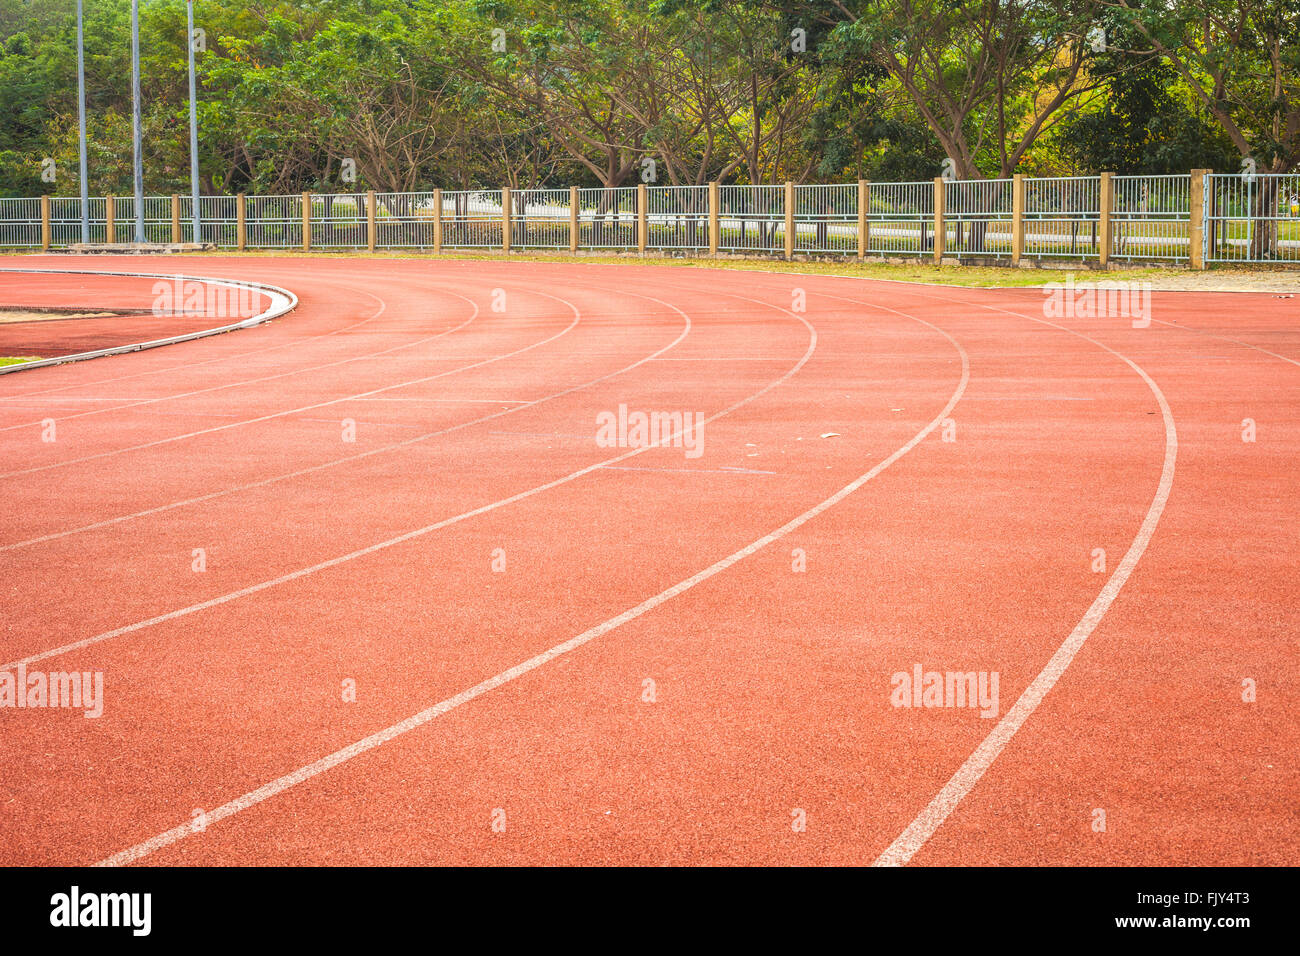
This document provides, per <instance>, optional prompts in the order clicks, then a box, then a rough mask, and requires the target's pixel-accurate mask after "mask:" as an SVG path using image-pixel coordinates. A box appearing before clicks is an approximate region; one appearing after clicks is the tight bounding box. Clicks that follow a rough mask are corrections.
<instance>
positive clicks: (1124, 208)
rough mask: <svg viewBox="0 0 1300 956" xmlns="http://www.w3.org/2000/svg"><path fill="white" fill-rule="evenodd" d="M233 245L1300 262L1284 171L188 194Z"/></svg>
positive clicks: (115, 221) (49, 225)
mask: <svg viewBox="0 0 1300 956" xmlns="http://www.w3.org/2000/svg"><path fill="white" fill-rule="evenodd" d="M199 202H200V205H199V212H200V219H201V228H202V235H201V238H202V239H203V240H204V241H206V242H211V243H215V244H216V245H217V246H219V247H221V248H234V249H303V250H306V249H313V248H320V249H362V248H364V249H372V250H373V249H425V250H432V251H434V252H441V251H442V250H443V249H502V250H507V251H508V250H510V249H517V250H530V249H532V250H568V251H570V252H578V251H580V250H592V251H599V250H607V251H631V250H635V251H640V252H644V251H647V250H655V251H657V252H669V253H671V252H677V253H681V254H702V253H710V254H718V253H741V254H746V253H748V254H755V253H757V254H765V255H784V256H786V257H790V256H793V255H796V254H804V255H818V256H856V257H858V258H865V257H868V256H871V257H884V258H892V257H917V258H920V257H925V258H933V259H934V260H935V261H944V260H951V259H957V260H959V261H991V262H1001V263H1005V264H1012V265H1016V264H1020V263H1022V262H1025V261H1027V260H1028V261H1033V260H1040V261H1041V260H1052V259H1056V260H1077V261H1080V262H1085V263H1086V262H1089V261H1092V262H1096V263H1099V264H1101V265H1105V264H1107V263H1108V262H1110V261H1111V260H1127V261H1173V262H1187V263H1188V264H1190V265H1191V266H1193V267H1195V268H1201V267H1204V266H1205V264H1206V263H1210V262H1259V263H1263V262H1282V263H1297V264H1300V174H1297V173H1288V174H1262V173H1261V174H1256V175H1249V176H1247V175H1245V174H1232V175H1224V174H1215V173H1211V172H1209V171H1207V170H1194V171H1193V172H1192V173H1190V174H1184V175H1164V176H1112V175H1110V174H1108V173H1103V174H1102V175H1100V176H1067V177H1027V176H1015V177H1012V178H1010V179H981V180H973V179H972V180H943V179H936V180H933V181H926V182H911V183H875V182H866V181H861V182H858V183H846V184H834V185H795V184H793V183H786V184H784V185H759V186H732V185H726V186H720V185H718V184H716V183H710V184H708V185H701V186H639V187H618V188H609V189H605V188H597V189H579V188H576V187H574V188H568V189H518V190H509V189H478V190H440V189H435V190H430V191H424V192H412V193H382V192H358V193H301V194H294V195H283V196H243V195H240V196H203V197H200V200H199ZM142 211H143V213H144V233H145V238H146V239H147V240H149V241H152V242H189V241H192V240H193V239H194V235H193V224H192V219H193V216H192V208H191V202H190V199H189V197H185V196H171V197H167V196H147V197H145V200H144V205H143V207H142ZM87 213H88V218H89V223H90V239H91V242H124V241H129V240H131V239H133V238H134V237H135V223H134V203H133V200H132V198H131V197H129V196H118V197H113V196H98V197H92V198H91V199H90V200H89V202H88V206H87ZM81 238H82V234H81V200H80V199H77V198H68V197H40V198H29V199H0V248H13V249H48V248H62V247H66V246H70V245H73V244H76V243H79V242H80V241H81Z"/></svg>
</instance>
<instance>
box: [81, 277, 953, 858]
mask: <svg viewBox="0 0 1300 956" xmlns="http://www.w3.org/2000/svg"><path fill="white" fill-rule="evenodd" d="M724 294H729V293H724ZM751 301H753V300H751ZM773 308H780V307H779V306H774V307H773ZM877 308H883V307H877ZM781 311H782V312H786V313H787V314H789V315H793V313H790V312H788V311H787V310H786V309H781ZM886 311H889V312H896V310H894V309H886ZM897 314H899V315H905V314H906V313H901V312H899V313H897ZM907 317H908V318H915V317H914V316H907ZM795 318H799V320H800V321H801V322H804V325H807V326H808V328H809V330H810V331H811V332H812V341H811V342H810V343H809V346H808V351H807V352H805V353H804V357H803V358H802V359H800V360H799V363H798V364H797V365H795V367H794V368H792V369H791V370H790V371H789V372H787V373H786V374H785V375H784V376H782V377H781V378H780V379H777V380H776V381H775V382H773V383H771V384H770V385H768V386H767V387H765V388H764V389H763V390H762V391H761V392H757V393H755V394H754V395H753V396H751V397H750V398H746V399H744V400H743V401H741V402H739V403H737V404H736V405H734V406H731V408H728V409H726V410H724V411H722V412H718V413H717V414H716V415H714V416H713V417H712V418H709V419H706V420H705V421H706V422H708V421H713V420H714V419H716V418H720V417H722V416H723V415H725V414H728V413H729V412H730V411H734V410H735V409H736V408H738V407H740V405H744V404H746V403H748V402H749V401H751V400H752V399H753V398H757V397H758V396H759V395H762V394H764V393H765V392H767V391H769V390H770V389H772V388H775V387H776V386H777V385H778V384H780V383H781V382H782V381H785V380H786V379H788V378H789V377H790V376H792V375H793V374H795V373H796V372H797V371H798V370H799V369H800V368H802V367H803V365H804V364H805V363H806V362H807V361H808V359H809V358H811V357H812V352H813V349H815V348H816V345H817V332H816V330H815V329H813V328H812V326H811V325H808V323H807V322H806V321H804V320H803V319H802V318H800V317H799V316H797V315H796V316H795ZM916 321H917V322H920V323H922V324H923V325H926V326H929V328H931V329H934V330H935V331H936V332H939V333H940V334H941V335H943V337H944V338H946V339H947V340H948V341H949V342H950V343H952V345H953V347H954V348H956V349H957V351H958V353H959V354H960V355H961V381H960V382H958V384H957V388H956V390H955V391H954V392H953V393H952V396H951V397H950V398H949V399H948V403H947V404H946V405H945V406H944V408H943V411H941V412H939V414H938V415H936V416H935V417H934V419H933V420H931V421H930V423H929V424H928V425H926V426H925V427H924V428H922V429H921V430H920V431H919V432H917V433H916V434H915V435H913V436H912V438H911V440H910V441H908V442H907V443H906V444H905V445H903V446H902V447H901V448H899V449H897V450H896V451H894V453H893V454H891V455H890V456H889V457H888V458H885V459H884V460H883V461H880V462H878V463H877V464H876V465H875V466H874V467H872V468H871V470H870V471H868V472H866V473H865V474H863V475H860V476H858V477H857V478H855V479H854V480H853V481H851V482H849V483H848V484H847V485H845V486H844V487H843V488H841V489H840V490H839V491H837V492H835V494H833V495H831V496H830V497H829V498H826V499H825V500H824V501H821V502H819V503H818V504H816V505H814V506H813V507H812V508H809V509H808V510H807V511H805V512H804V513H803V514H801V515H799V516H798V517H795V518H793V519H791V520H790V521H788V522H786V523H785V524H783V525H782V526H781V527H779V528H777V529H776V530H775V531H772V532H770V533H768V534H766V535H764V536H763V537H761V538H759V539H758V540H756V541H753V542H751V543H750V544H748V545H746V546H745V547H743V548H741V549H740V550H739V551H736V552H733V553H732V554H729V555H728V556H727V557H725V558H723V559H721V560H720V561H717V562H715V563H713V564H711V565H709V567H707V568H705V569H704V570H702V571H699V572H697V573H696V574H694V575H692V576H691V577H689V578H687V579H686V580H684V581H679V582H678V583H677V584H674V585H673V586H672V587H670V588H667V589H665V590H663V591H660V592H659V593H658V594H656V595H654V596H653V597H651V598H648V599H647V600H645V601H642V602H641V603H640V604H638V605H637V606H636V607H633V608H629V609H628V610H626V611H624V612H623V613H622V614H619V615H617V616H616V617H612V618H610V619H609V620H607V621H605V622H604V623H602V624H598V625H596V626H595V627H593V628H590V629H589V630H586V631H583V632H582V633H581V634H579V635H577V636H576V637H571V638H569V639H568V640H567V641H564V642H562V643H560V644H556V645H555V646H554V647H552V648H550V649H549V650H546V651H543V652H542V653H540V654H537V655H536V656H534V657H530V658H529V659H528V660H526V661H523V662H522V663H519V664H516V665H515V666H514V667H511V668H509V669H507V670H504V671H502V672H501V673H499V674H496V675H494V676H492V677H489V678H488V679H487V680H484V681H481V682H480V683H478V684H475V685H474V686H473V687H470V688H468V689H467V690H463V691H461V692H460V693H459V694H456V695H455V696H453V697H448V698H447V699H446V700H443V701H439V702H438V703H436V704H434V705H433V706H432V707H429V708H427V709H425V710H422V711H420V712H419V713H418V714H413V715H412V716H410V717H408V718H406V719H405V720H403V721H401V722H399V723H396V724H393V725H392V726H391V727H386V728H384V729H383V730H380V731H377V732H376V733H373V734H371V735H370V736H368V737H365V738H363V739H361V740H358V741H356V742H355V743H352V744H349V745H348V746H346V747H344V748H343V749H341V750H337V751H335V752H334V753H332V754H329V755H328V756H325V757H322V758H320V759H319V760H316V761H314V762H312V763H310V764H307V765H306V766H305V767H301V768H300V769H298V770H295V771H293V772H292V773H288V774H285V775H284V776H282V777H278V778H277V779H275V780H272V781H271V782H269V783H266V784H264V785H262V786H261V787H258V788H257V789H256V790H252V791H250V792H248V793H245V794H244V795H243V796H241V797H237V798H235V799H234V800H231V801H230V802H228V803H225V804H223V805H222V806H220V807H218V808H217V809H216V810H213V811H211V812H210V813H208V815H207V817H206V820H207V822H208V824H213V823H216V822H218V821H220V820H224V819H225V818H227V817H230V816H234V815H235V814H237V813H240V812H241V811H244V810H247V809H249V808H250V807H253V806H256V805H257V804H259V803H262V802H263V801H265V800H268V799H270V798H271V797H274V796H276V795H277V794H280V793H283V792H284V791H286V790H288V789H290V788H291V787H295V786H297V785H298V784H300V783H303V782H304V781H307V780H310V779H311V778H312V777H316V776H319V775H320V774H322V773H324V772H325V771H327V770H330V769H331V768H333V767H337V766H338V765H339V764H341V763H344V762H346V761H348V760H351V759H352V758H354V757H358V756H360V755H361V754H364V753H366V752H367V751H370V750H374V749H375V748H376V747H380V746H383V745H384V744H386V743H388V742H389V741H391V740H393V739H395V738H397V737H400V736H401V735H403V734H406V733H409V732H410V731H412V730H415V729H416V728H418V727H422V726H424V725H425V724H427V723H429V722H430V721H431V720H434V719H435V718H437V717H441V716H442V715H443V714H445V713H447V712H448V711H451V710H454V709H455V708H457V707H459V706H461V705H462V704H466V703H468V702H470V701H472V700H474V699H475V698H476V697H481V696H483V695H484V694H486V693H488V691H491V690H495V689H496V688H498V687H500V686H502V685H503V684H507V683H509V682H510V681H513V680H515V679H516V678H519V677H522V676H523V675H525V674H527V673H528V672H529V671H534V670H536V669H537V668H539V667H541V666H543V665H544V664H547V663H549V662H551V661H553V660H555V659H556V658H557V657H560V656H562V655H564V654H567V653H569V652H570V651H573V650H576V649H577V648H579V647H582V646H583V645H584V644H587V643H589V642H591V641H594V640H595V639H596V638H598V637H601V636H602V635H604V634H608V633H609V632H610V631H612V630H614V629H615V628H618V627H621V626H622V625H624V624H626V623H627V622H628V621H633V620H635V619H636V618H638V617H641V616H642V615H643V614H646V613H647V612H649V611H652V610H654V609H655V608H657V607H658V606H659V605H661V604H663V603H664V602H666V601H670V600H672V599H673V598H675V597H676V596H677V595H679V594H682V593H683V592H685V591H689V590H690V589H691V588H693V587H695V586H696V585H697V584H700V583H701V582H703V581H707V580H708V579H709V578H711V577H714V576H715V575H717V574H720V573H721V572H723V571H725V570H727V569H728V568H730V567H731V566H732V565H734V564H736V563H738V562H740V561H743V560H744V559H745V558H747V557H749V556H750V555H752V554H754V553H755V552H757V551H759V550H761V549H763V548H765V547H767V545H769V544H771V543H772V542H774V541H777V540H779V539H781V538H783V537H785V536H786V535H788V534H789V533H790V532H791V531H794V530H796V529H797V528H799V527H801V526H802V525H804V524H806V523H807V522H809V521H811V520H812V519H813V518H815V517H817V516H818V515H820V514H821V513H822V512H824V511H826V510H827V509H829V508H832V507H834V506H835V505H836V504H838V503H839V502H841V501H843V500H844V499H845V498H847V497H848V496H849V495H851V494H853V492H855V491H857V490H858V489H859V488H861V487H862V486H863V485H865V484H866V483H867V482H868V481H870V480H871V479H872V478H874V477H876V475H878V474H880V473H881V472H882V471H884V470H885V469H886V468H888V467H889V466H890V465H892V464H893V463H894V462H896V461H898V459H900V458H902V457H903V456H904V455H906V454H907V453H908V452H909V451H911V450H912V449H913V448H915V447H916V446H917V445H918V444H920V443H921V442H922V441H923V440H924V439H925V437H926V436H927V435H929V434H930V433H931V432H933V431H934V430H935V429H936V428H938V427H939V424H940V423H941V422H942V421H943V420H944V419H945V418H946V417H948V414H949V413H950V412H951V411H952V410H953V408H954V407H956V405H957V402H958V401H960V400H961V396H962V393H963V392H965V390H966V383H967V382H968V381H969V380H970V360H969V358H968V356H967V355H966V350H965V349H963V348H962V347H961V345H960V343H958V342H957V340H956V339H954V338H953V337H952V336H951V335H949V334H948V333H947V332H945V331H943V330H942V329H940V328H939V327H938V326H935V325H931V324H930V323H929V322H926V321H925V320H924V319H916ZM674 437H675V436H674ZM671 440H672V439H671V438H669V439H666V440H665V441H671ZM650 447H656V446H650ZM646 450H648V449H645V448H641V449H637V451H636V452H633V453H631V454H628V455H623V456H621V457H620V459H617V460H621V458H630V457H631V456H632V454H639V453H640V452H642V451H646ZM594 467H597V468H599V467H601V466H600V465H597V466H594ZM584 470H590V469H584ZM193 833H194V826H193V824H192V823H183V824H181V825H180V826H178V827H174V828H173V829H171V830H167V831H164V832H163V833H160V834H158V835H157V836H154V837H151V838H149V839H148V840H145V841H144V842H142V843H137V844H136V845H135V846H132V847H128V848H127V849H125V850H122V851H120V852H118V853H115V854H113V855H112V856H110V857H108V858H106V859H103V860H100V861H99V862H98V863H96V864H95V865H96V866H125V865H126V864H129V863H133V862H135V861H136V860H139V859H141V858H142V857H146V856H148V855H149V854H151V853H154V852H156V851H158V850H161V849H162V848H164V847H167V846H170V845H172V844H173V843H179V842H180V841H181V840H184V839H185V838H186V837H189V836H192V835H193Z"/></svg>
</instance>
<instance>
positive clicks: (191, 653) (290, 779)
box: [0, 257, 1300, 865]
mask: <svg viewBox="0 0 1300 956" xmlns="http://www.w3.org/2000/svg"><path fill="white" fill-rule="evenodd" d="M64 262H66V260H57V262H56V261H55V260H52V259H48V258H46V259H42V258H40V257H23V258H21V259H14V260H12V264H15V265H24V266H26V265H30V266H33V267H41V266H45V267H55V266H57V265H58V264H59V263H64ZM101 264H102V268H103V269H106V270H112V269H117V270H124V269H130V268H135V269H140V268H142V266H141V261H140V260H139V259H131V260H127V261H124V260H117V261H114V260H111V259H107V260H97V262H96V265H97V266H99V265H101ZM173 268H174V269H175V270H176V271H185V272H201V273H202V274H204V275H210V276H214V277H233V278H242V279H255V280H261V281H265V282H269V283H272V284H275V285H279V286H283V287H285V288H288V289H290V290H292V291H294V292H296V293H297V294H298V295H299V297H300V305H299V307H298V309H297V310H296V311H295V312H293V313H291V314H289V315H287V316H285V317H283V318H281V319H278V320H275V321H273V322H271V323H269V324H267V325H264V326H260V327H257V328H254V329H249V330H245V331H240V332H235V333H229V334H225V335H221V336H216V337H212V338H207V339H202V340H199V341H194V342H189V343H185V344H182V345H176V346H171V347H167V348H161V349H155V350H153V351H149V352H142V353H135V354H130V355H124V356H118V357H113V358H107V359H100V360H95V361H91V362H83V363H79V364H74V365H67V366H60V367H54V368H45V369H38V370H32V371H29V372H21V373H18V374H14V375H10V376H4V377H0V448H2V449H3V453H2V454H0V463H2V464H0V496H2V500H3V502H4V511H3V514H4V518H3V523H2V524H0V580H3V582H4V607H3V621H4V623H3V631H2V632H0V633H2V634H3V637H2V638H0V640H2V641H3V648H2V649H0V657H2V658H3V665H0V672H3V671H4V670H6V669H7V670H9V671H10V672H11V673H16V666H17V664H18V663H19V662H25V667H26V668H27V670H28V671H29V672H31V671H44V672H51V671H72V670H76V671H82V672H90V673H95V672H99V673H102V675H103V681H104V692H103V713H102V716H100V717H98V718H86V717H84V716H83V715H82V713H81V712H79V711H76V712H74V711H72V710H70V709H63V708H45V709H40V708H35V709H17V708H12V707H6V708H0V761H3V763H2V765H3V767H4V768H5V773H4V774H3V776H0V861H2V862H4V863H10V864H12V863H38V864H46V863H50V864H53V863H61V864H82V863H91V862H96V861H104V860H108V861H111V862H117V863H128V862H135V861H139V862H141V863H145V864H177V863H186V864H234V863H268V864H270V863H321V864H358V863H365V864H376V863H619V864H627V863H751V864H757V863H872V862H882V863H904V862H912V863H918V864H1072V865H1073V864H1104V863H1119V864H1157V863H1174V864H1182V863H1196V864H1252V863H1269V864H1295V863H1297V862H1300V836H1298V835H1297V834H1298V833H1300V828H1298V827H1297V826H1296V823H1297V819H1296V815H1297V810H1296V807H1297V804H1298V801H1297V797H1298V796H1300V779H1298V778H1297V756H1296V755H1297V753H1300V722H1298V721H1297V719H1296V713H1297V712H1298V709H1297V699H1296V698H1297V693H1296V687H1297V680H1298V679H1300V673H1298V668H1297V656H1296V644H1297V636H1298V634H1300V627H1297V621H1296V610H1295V608H1296V603H1297V601H1296V598H1297V583H1296V573H1295V566H1296V550H1297V547H1296V536H1297V527H1298V525H1300V516H1298V515H1297V509H1296V505H1295V503H1296V500H1297V497H1298V493H1300V467H1298V466H1297V464H1296V462H1297V453H1298V452H1300V426H1298V425H1297V411H1298V410H1300V408H1298V406H1300V364H1298V363H1300V330H1298V329H1297V321H1296V319H1297V313H1296V308H1295V305H1294V304H1293V303H1291V302H1288V301H1286V300H1278V299H1275V298H1273V297H1271V296H1268V295H1254V294H1250V295H1247V294H1233V295H1228V294H1197V295H1192V294H1175V293H1155V294H1154V296H1153V299H1152V316H1153V321H1152V322H1151V323H1150V326H1149V327H1147V328H1134V327H1133V324H1132V322H1131V321H1130V320H1129V319H1127V318H1045V314H1044V307H1043V306H1044V296H1043V293H1042V292H1041V291H1039V290H1034V289H1016V290H966V289H951V288H941V287H933V286H914V285H900V284H891V283H884V282H876V281H864V280H855V279H843V278H834V277H816V276H807V275H797V276H796V275H780V274H760V273H742V272H725V271H707V270H703V269H699V270H697V269H673V268H656V267H645V266H633V265H628V266H598V265H582V264H572V263H554V264H552V263H524V262H520V263H510V262H504V261H429V260H383V259H373V260H361V259H357V260H327V261H321V260H317V261H311V260H303V259H281V260H277V259H222V258H212V259H206V258H205V259H203V260H201V261H198V260H186V261H185V262H184V263H177V264H175V265H174V266H173V264H172V263H170V262H163V263H158V262H156V261H154V260H150V261H149V263H148V271H164V270H168V269H173ZM117 281H118V282H120V283H122V284H123V285H122V286H121V294H122V295H124V296H128V297H129V296H130V295H133V294H137V293H138V289H133V287H132V286H131V283H132V282H133V281H142V280H127V279H122V280H117ZM73 294H74V292H73V290H71V289H69V290H68V291H67V292H66V294H65V295H66V298H67V299H68V300H71V298H72V296H73ZM50 298H51V299H52V300H54V301H51V302H49V303H48V304H49V305H58V304H61V303H60V301H57V300H59V299H60V295H56V294H51V296H50ZM29 304H32V303H29ZM801 306H806V308H801ZM620 405H625V406H627V407H628V408H629V409H631V410H633V411H636V410H642V411H665V412H671V411H680V412H688V413H695V412H699V413H702V414H703V416H704V417H705V425H704V428H703V431H702V435H703V453H702V454H701V455H700V456H699V457H690V456H688V455H687V454H686V452H685V449H683V448H675V447H667V448H652V449H649V450H638V449H636V448H603V447H600V446H599V445H598V444H597V442H596V423H597V416H598V415H599V414H600V413H602V412H617V410H618V409H619V407H620ZM49 419H53V420H54V434H53V435H50V434H49V426H48V420H49ZM1246 419H1251V420H1252V421H1253V422H1254V423H1255V441H1253V442H1249V441H1243V421H1244V420H1246ZM828 435H829V436H830V437H822V436H828ZM48 437H53V438H54V440H53V441H45V440H43V438H48ZM349 438H351V439H353V440H348V439H349ZM1097 549H1103V550H1104V552H1105V568H1104V570H1103V569H1101V568H1100V567H1099V564H1100V558H1099V555H1098V551H1097ZM200 552H201V563H202V566H203V567H204V570H201V571H196V570H195V567H196V566H198V565H199V564H200V556H199V553H200ZM503 557H504V568H503V569H502V570H494V565H495V567H496V568H501V567H502V558H503ZM796 567H802V570H796ZM915 665H920V666H921V667H922V668H923V670H924V671H939V672H947V671H960V672H971V671H974V672H987V673H989V674H992V673H994V672H996V674H997V675H998V680H999V684H998V686H999V693H998V702H997V710H996V713H995V714H992V715H991V716H988V717H984V716H981V713H980V711H979V710H978V709H974V708H971V707H917V708H905V707H899V706H894V702H893V701H892V700H891V696H892V691H893V684H894V675H895V674H898V673H906V674H910V673H911V672H912V670H913V668H914V666H915ZM1246 681H1251V682H1253V683H1254V686H1255V688H1256V696H1255V699H1254V700H1253V701H1246V700H1243V687H1244V686H1247V685H1245V684H1243V682H1246ZM349 687H355V695H354V696H355V700H347V699H345V698H346V697H349V696H352V695H350V694H349V693H347V690H346V688H349ZM1246 696H1249V695H1246ZM1099 810H1102V811H1104V812H1105V818H1104V819H1105V829H1104V830H1100V829H1099V828H1098V821H1099V820H1100V819H1101V817H1100V816H1099V815H1098V813H1097V811H1099Z"/></svg>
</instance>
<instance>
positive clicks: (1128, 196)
mask: <svg viewBox="0 0 1300 956" xmlns="http://www.w3.org/2000/svg"><path fill="white" fill-rule="evenodd" d="M1191 184H1192V177H1191V176H1186V175H1170V176H1116V177H1115V178H1114V197H1113V203H1112V206H1111V212H1110V218H1111V250H1110V254H1111V255H1112V256H1114V257H1115V258H1116V259H1172V260H1184V259H1188V258H1190V253H1191V245H1190V236H1191V223H1192V205H1191V203H1192V199H1191Z"/></svg>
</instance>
